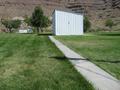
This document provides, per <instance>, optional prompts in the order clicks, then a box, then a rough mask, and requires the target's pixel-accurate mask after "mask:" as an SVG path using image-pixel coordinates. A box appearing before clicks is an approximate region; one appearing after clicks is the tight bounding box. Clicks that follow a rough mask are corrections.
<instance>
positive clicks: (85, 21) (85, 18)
mask: <svg viewBox="0 0 120 90" xmlns="http://www.w3.org/2000/svg"><path fill="white" fill-rule="evenodd" d="M90 28H91V23H90V21H89V19H88V18H87V17H84V32H87V31H89V29H90Z"/></svg>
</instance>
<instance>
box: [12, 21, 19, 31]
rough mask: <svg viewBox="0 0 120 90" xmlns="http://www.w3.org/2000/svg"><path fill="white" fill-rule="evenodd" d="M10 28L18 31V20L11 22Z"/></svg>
mask: <svg viewBox="0 0 120 90" xmlns="http://www.w3.org/2000/svg"><path fill="white" fill-rule="evenodd" d="M11 22H12V28H14V29H18V28H19V27H20V25H21V21H20V20H12V21H11Z"/></svg>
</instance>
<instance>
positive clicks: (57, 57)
mask: <svg viewBox="0 0 120 90" xmlns="http://www.w3.org/2000/svg"><path fill="white" fill-rule="evenodd" d="M50 58H55V59H57V60H66V59H69V60H75V61H76V60H88V59H84V58H70V57H69V58H67V57H65V56H62V57H61V56H54V57H50Z"/></svg>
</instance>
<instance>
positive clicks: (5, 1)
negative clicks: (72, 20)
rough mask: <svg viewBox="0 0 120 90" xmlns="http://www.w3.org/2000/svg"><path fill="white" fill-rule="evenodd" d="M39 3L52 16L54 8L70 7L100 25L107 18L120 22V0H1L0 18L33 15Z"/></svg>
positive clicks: (46, 13) (63, 8)
mask: <svg viewBox="0 0 120 90" xmlns="http://www.w3.org/2000/svg"><path fill="white" fill-rule="evenodd" d="M39 5H40V6H42V8H43V10H44V12H45V15H47V16H51V14H52V12H53V10H54V9H62V10H65V9H70V10H72V11H74V12H76V13H84V14H85V15H87V16H89V18H90V19H91V21H92V22H93V23H98V25H99V24H101V22H102V21H103V20H105V19H106V18H112V19H113V20H115V22H116V23H119V22H120V0H0V18H11V17H19V16H25V15H31V13H32V12H33V9H34V7H35V6H39Z"/></svg>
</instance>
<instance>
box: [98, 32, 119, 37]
mask: <svg viewBox="0 0 120 90" xmlns="http://www.w3.org/2000/svg"><path fill="white" fill-rule="evenodd" d="M98 35H101V36H120V33H118V34H117V33H115V34H112V33H111V34H98Z"/></svg>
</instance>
